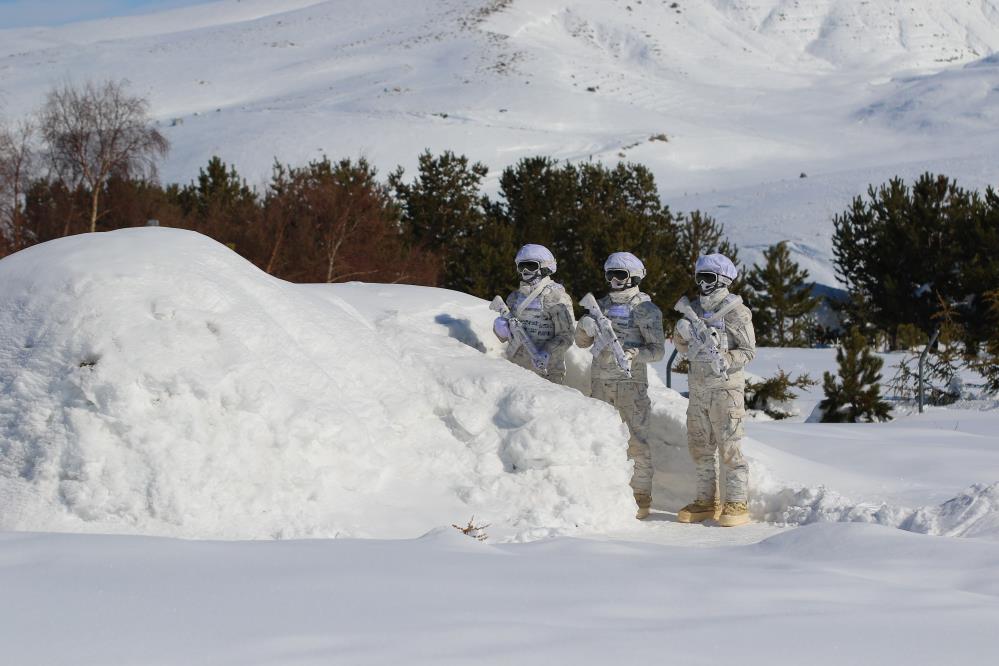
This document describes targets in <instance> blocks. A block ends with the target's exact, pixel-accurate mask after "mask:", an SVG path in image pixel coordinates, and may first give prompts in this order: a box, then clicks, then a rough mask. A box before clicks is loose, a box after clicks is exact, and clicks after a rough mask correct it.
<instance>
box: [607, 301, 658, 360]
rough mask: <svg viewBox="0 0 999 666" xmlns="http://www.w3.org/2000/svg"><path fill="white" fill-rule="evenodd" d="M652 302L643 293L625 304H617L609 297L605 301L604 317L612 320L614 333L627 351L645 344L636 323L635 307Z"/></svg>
mask: <svg viewBox="0 0 999 666" xmlns="http://www.w3.org/2000/svg"><path fill="white" fill-rule="evenodd" d="M650 300H652V299H650V298H649V297H648V295H646V294H642V293H639V294H636V295H635V296H634V297H633V298H632V299H631V300H629V301H627V302H625V303H615V302H613V301H612V300H611V299H610V298H609V297H607V298H606V299H605V300H604V315H606V317H607V318H608V319H610V320H611V324H612V325H613V326H614V333H615V335H617V339H618V341H619V342H620V343H621V346H622V347H624V348H625V349H628V348H629V347H641V346H642V345H644V344H645V338H643V337H642V331H641V329H640V328H639V327H638V323H637V322H635V306H637V305H638V304H639V303H644V302H646V301H650Z"/></svg>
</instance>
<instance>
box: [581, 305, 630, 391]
mask: <svg viewBox="0 0 999 666" xmlns="http://www.w3.org/2000/svg"><path fill="white" fill-rule="evenodd" d="M579 304H580V305H581V306H583V307H584V308H586V311H587V312H589V313H590V316H591V317H593V320H594V321H595V322H597V339H596V340H594V341H593V347H591V348H590V353H592V354H593V356H594V357H596V356H599V355H600V353H601V352H602V351H603V350H604V349H606V348H607V347H610V350H611V353H612V354H614V360H615V361H616V362H617V367H618V368H620V369H621V372H624V373H625V374H626V375H628V378H629V379H630V378H631V361H630V360H629V359H628V356H627V355H626V354H625V353H624V348H623V347H622V346H621V341H620V340H618V339H617V333H615V332H614V325H613V324H612V323H611V320H610V319H608V318H607V315H605V314H604V313H603V311H602V310H601V309H600V304H599V303H597V299H595V298H593V294H587V295H586V296H583V298H581V299H580V301H579Z"/></svg>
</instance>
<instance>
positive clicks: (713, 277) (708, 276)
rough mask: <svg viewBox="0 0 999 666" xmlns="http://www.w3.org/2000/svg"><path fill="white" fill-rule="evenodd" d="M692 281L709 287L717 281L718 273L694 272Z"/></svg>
mask: <svg viewBox="0 0 999 666" xmlns="http://www.w3.org/2000/svg"><path fill="white" fill-rule="evenodd" d="M694 282H696V283H697V284H703V285H706V286H709V287H710V286H711V285H713V284H714V283H716V282H718V274H717V273H706V272H702V273H695V274H694Z"/></svg>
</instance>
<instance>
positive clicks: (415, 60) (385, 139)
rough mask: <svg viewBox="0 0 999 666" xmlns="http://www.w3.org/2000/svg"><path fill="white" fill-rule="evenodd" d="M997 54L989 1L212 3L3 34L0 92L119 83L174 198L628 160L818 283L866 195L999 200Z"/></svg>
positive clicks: (26, 93)
mask: <svg viewBox="0 0 999 666" xmlns="http://www.w3.org/2000/svg"><path fill="white" fill-rule="evenodd" d="M997 50H999V2H997V0H957V1H954V2H946V3H944V2H938V1H936V0H910V1H907V2H901V1H900V0H877V1H869V2H860V1H856V0H703V1H698V2H683V1H679V0H678V1H676V2H673V1H669V0H656V1H652V0H643V1H641V2H640V1H639V0H573V1H572V2H569V1H568V0H405V1H404V0H367V1H366V2H363V3H358V2H352V1H349V0H327V1H325V2H324V1H319V0H290V1H289V0H220V1H218V2H215V3H211V4H207V5H202V6H195V7H188V8H184V9H178V10H174V11H168V12H161V13H158V14H153V15H148V16H131V17H122V18H116V19H109V20H103V21H94V22H88V23H81V24H75V25H69V26H64V27H59V28H49V29H17V30H6V31H0V91H2V93H3V94H2V99H3V102H4V103H5V105H6V109H5V113H6V115H8V116H17V115H20V114H23V113H26V112H28V111H29V110H30V109H32V108H33V107H35V106H37V105H38V104H39V103H40V101H41V100H42V97H43V95H44V92H45V91H46V90H47V89H48V87H49V86H51V85H53V84H56V83H59V82H62V81H64V80H67V79H70V80H81V79H85V78H98V77H108V76H110V77H116V78H118V77H125V78H128V79H129V80H131V81H132V82H133V84H134V87H135V89H136V90H138V91H139V92H142V93H143V94H147V95H148V96H149V98H150V100H151V102H152V108H153V112H154V114H155V116H156V118H157V119H158V121H159V122H160V124H161V127H162V128H163V129H164V131H165V133H166V134H167V136H168V137H169V138H170V140H171V141H172V142H173V151H172V153H171V155H170V157H169V158H168V160H167V162H166V164H165V166H164V168H163V170H162V174H163V177H164V179H166V180H181V181H186V180H188V179H190V178H192V177H193V176H194V175H195V174H196V172H197V169H198V167H200V166H202V165H203V164H204V163H205V162H206V161H207V159H208V158H209V157H210V156H211V155H213V154H218V155H220V156H221V157H223V158H224V159H225V160H227V161H229V162H232V163H234V164H236V165H237V167H238V168H239V169H240V170H241V171H242V172H243V173H244V174H246V175H248V176H250V177H251V180H254V181H257V182H259V181H261V180H262V179H264V178H265V177H266V176H267V174H268V173H269V169H270V166H271V164H272V162H273V160H274V158H275V157H277V158H279V159H281V160H284V161H290V162H300V161H303V160H306V159H308V158H311V157H314V156H317V155H319V154H321V153H327V154H330V155H332V156H357V155H366V156H367V157H368V158H369V159H371V160H372V161H374V162H375V163H376V164H377V165H379V166H380V167H381V168H382V169H383V170H387V169H390V168H392V167H394V166H395V165H397V164H402V165H404V166H406V167H408V168H412V167H413V165H414V164H415V160H416V157H417V155H418V154H419V153H420V152H421V151H422V150H423V149H425V148H429V149H431V150H433V151H440V150H444V149H452V150H455V151H458V152H463V153H466V154H468V155H469V156H471V157H473V158H475V159H478V160H481V161H483V162H485V163H486V164H487V165H488V166H489V167H490V168H491V169H492V174H491V179H490V185H489V186H490V187H491V188H494V187H495V184H496V183H495V181H496V176H497V175H498V172H499V170H500V169H501V168H502V167H504V166H506V165H508V164H510V163H512V162H514V161H516V160H517V159H519V158H521V157H524V156H528V155H534V154H547V155H553V156H556V157H560V158H564V159H571V160H586V159H594V160H604V161H616V160H618V159H628V160H634V161H639V162H642V163H645V164H647V165H649V166H650V167H651V168H652V169H653V171H654V172H655V174H656V176H657V178H658V181H659V184H660V187H661V189H662V192H663V194H664V196H665V197H666V200H667V202H668V203H670V204H671V205H672V206H673V207H675V208H677V209H680V210H687V209H691V208H694V207H700V208H703V209H705V210H707V211H708V212H710V213H711V214H713V215H715V216H716V217H717V218H719V219H720V220H722V221H723V222H724V223H725V224H726V225H727V227H728V230H729V233H730V234H731V235H732V237H733V239H734V240H735V241H736V242H737V243H738V244H740V245H741V246H743V247H745V248H746V249H747V251H746V252H744V259H748V260H753V259H754V258H756V257H757V256H759V255H758V251H759V249H760V248H762V247H765V246H766V245H767V244H769V243H771V242H775V241H777V240H792V241H794V242H795V248H796V250H797V251H798V253H799V255H798V256H799V259H800V260H802V262H803V263H804V264H805V265H806V266H807V267H808V268H809V269H810V270H811V271H812V273H813V277H816V278H817V279H819V280H820V281H822V282H824V283H827V284H832V283H834V281H835V278H834V277H833V274H832V270H831V267H830V252H829V234H830V231H831V224H830V221H829V218H830V216H831V215H832V213H834V212H838V211H840V210H842V209H843V208H845V206H846V204H847V203H848V201H849V198H850V197H851V196H853V195H856V194H860V193H862V192H863V191H864V190H865V189H866V185H867V184H868V183H870V182H876V183H877V182H882V181H884V180H886V179H887V178H889V177H891V176H893V175H896V174H900V175H904V176H912V175H915V174H918V173H920V172H922V171H925V170H934V171H945V172H947V173H949V174H952V175H954V176H956V177H958V178H959V179H961V182H962V183H963V184H965V185H967V186H970V187H982V186H985V185H987V184H994V183H997V182H999V165H997V164H996V163H994V162H993V161H992V160H989V159H985V158H987V156H990V155H992V154H995V153H996V152H997V150H999V131H997V130H996V126H995V123H994V119H995V112H994V109H993V107H994V102H995V97H996V94H997V93H996V92H995V91H996V88H997V83H999V82H997V79H999V72H997V68H996V62H995V59H994V57H993V56H994V54H995V53H996V52H997ZM661 135H664V136H665V137H666V138H668V141H661V140H650V139H652V138H653V137H659V136H661ZM801 173H806V174H807V175H808V178H807V179H801V178H799V175H800V174H801Z"/></svg>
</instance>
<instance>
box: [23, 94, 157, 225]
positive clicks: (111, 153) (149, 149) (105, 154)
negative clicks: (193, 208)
mask: <svg viewBox="0 0 999 666" xmlns="http://www.w3.org/2000/svg"><path fill="white" fill-rule="evenodd" d="M127 88H128V82H127V81H105V82H104V83H101V84H96V83H94V82H92V81H88V82H87V83H86V84H84V85H83V87H82V88H76V87H74V86H72V85H71V84H64V85H63V86H61V87H57V88H54V89H53V90H51V91H50V92H49V94H48V97H47V98H46V101H45V104H44V105H43V106H42V109H41V112H40V114H39V115H40V125H41V133H42V137H43V138H44V139H45V142H46V144H47V147H48V155H49V160H50V163H51V166H52V170H53V172H54V173H55V174H56V175H57V177H58V178H59V179H60V180H62V181H63V183H64V184H65V185H66V186H67V187H68V188H70V189H77V188H80V187H85V188H87V189H88V190H90V196H91V211H90V230H91V231H96V228H97V218H98V217H99V215H98V209H99V197H100V192H101V189H102V188H103V187H104V186H105V185H106V184H107V181H108V179H109V178H111V177H112V176H117V177H120V178H155V176H156V161H157V159H158V158H160V157H163V156H164V155H166V153H167V151H168V150H169V147H170V144H169V142H168V141H167V140H166V137H164V136H163V135H162V134H160V132H159V131H158V130H156V129H155V128H153V127H152V126H151V125H150V119H149V103H148V101H147V100H146V99H145V98H143V97H138V96H134V95H131V94H129V93H128V90H127Z"/></svg>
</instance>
